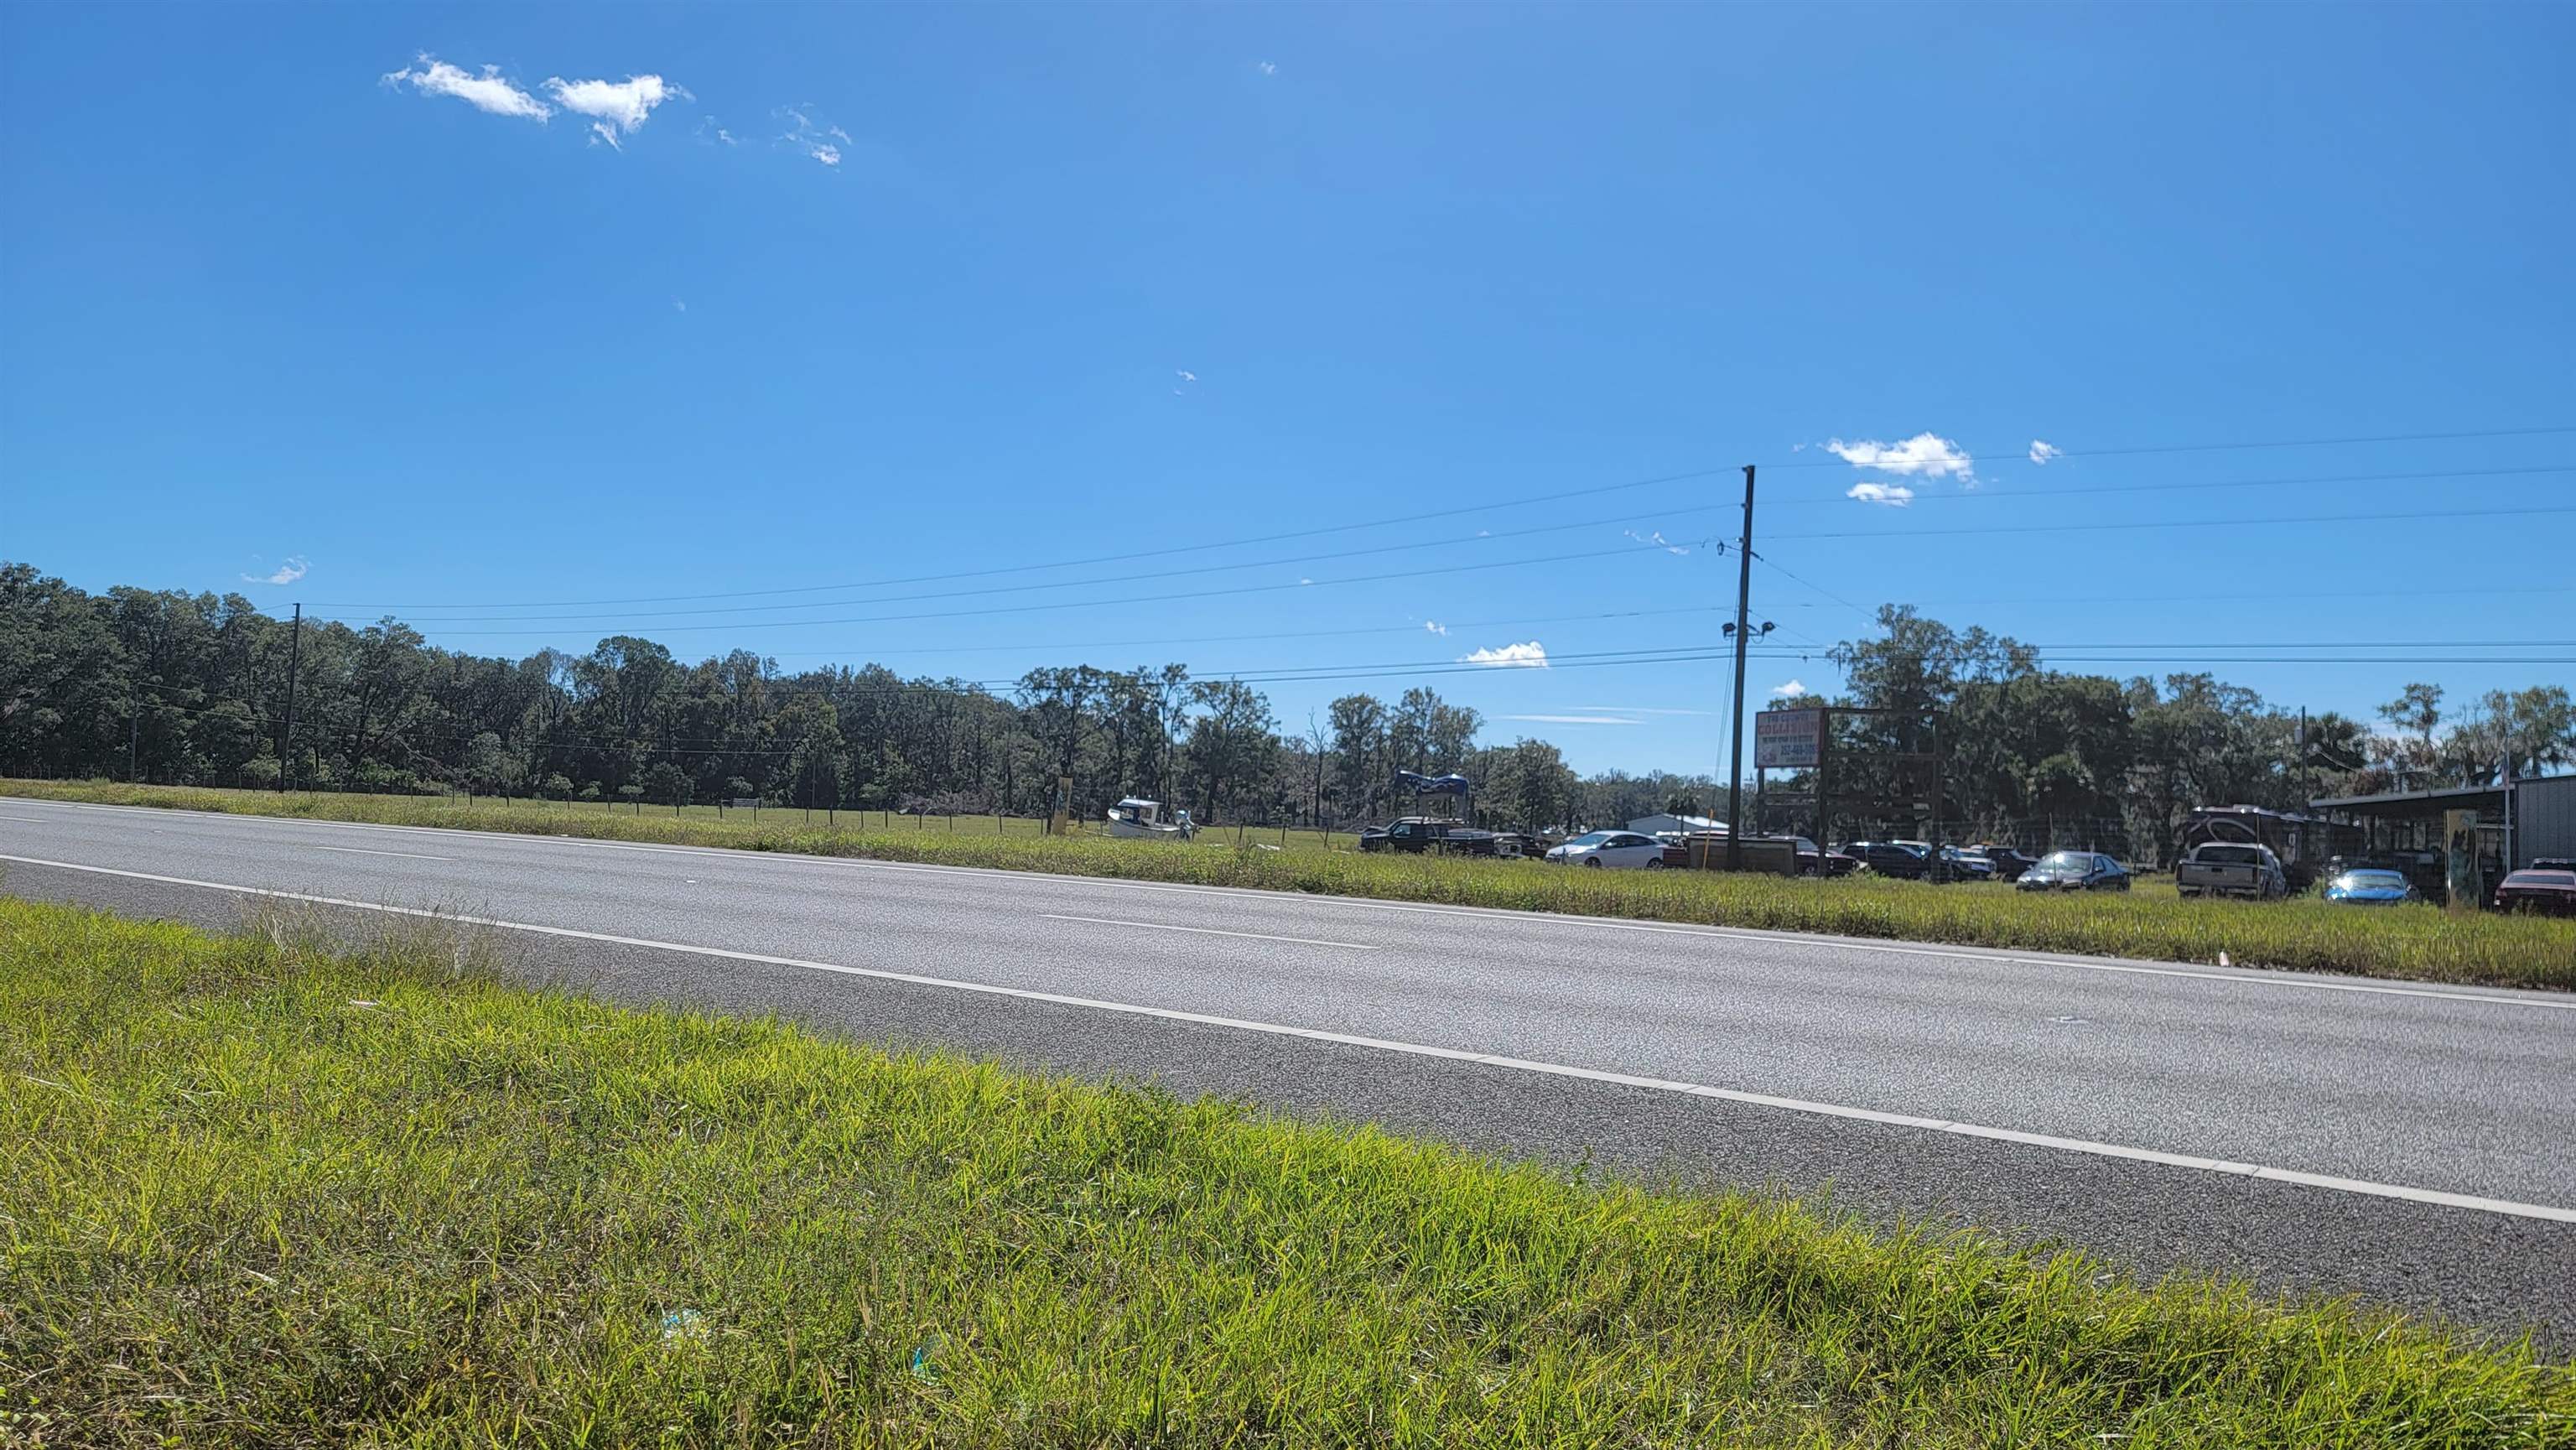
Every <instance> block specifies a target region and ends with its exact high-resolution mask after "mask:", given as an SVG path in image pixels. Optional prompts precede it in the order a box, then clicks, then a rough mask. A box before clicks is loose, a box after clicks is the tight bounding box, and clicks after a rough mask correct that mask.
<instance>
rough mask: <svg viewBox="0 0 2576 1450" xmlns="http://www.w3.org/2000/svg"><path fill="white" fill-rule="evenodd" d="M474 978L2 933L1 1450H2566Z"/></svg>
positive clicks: (962, 1082) (66, 923)
mask: <svg viewBox="0 0 2576 1450" xmlns="http://www.w3.org/2000/svg"><path fill="white" fill-rule="evenodd" d="M483 945H488V944H483ZM480 949H481V947H479V946H478V945H477V944H476V943H473V942H470V941H465V942H460V941H459V940H455V939H449V938H444V937H441V936H439V935H437V934H435V932H434V931H433V930H432V929H430V928H420V929H418V934H417V935H415V936H413V937H412V938H410V939H397V940H391V941H386V942H380V943H378V944H376V945H375V946H373V947H370V948H368V949H367V950H366V951H365V953H364V954H363V955H355V956H346V955H335V954H334V953H333V952H332V951H331V950H328V949H326V948H324V947H323V946H321V945H319V939H318V937H307V936H304V935H302V934H300V933H299V932H298V931H297V930H296V929H295V928H294V927H293V925H292V924H291V923H271V924H268V925H267V926H265V927H264V928H263V929H261V930H258V931H254V932H251V933H246V934H244V935H242V936H239V937H234V938H215V937H210V936H207V935H203V934H200V933H197V932H194V931H191V930H188V929H185V928H180V927H174V926H167V925H151V926H147V925H140V924H135V923H129V922H122V921H118V920H116V919H113V918H109V917H104V916H98V915H93V914H88V913H84V912H80V911H77V910H73V909H69V908H63V907H54V906H37V905H30V904H25V903H19V902H11V901H5V900H0V1445H9V1446H24V1447H51V1446H65V1447H68V1446H75V1445H77V1446H128V1445H131V1446H143V1445H152V1446H162V1445H184V1446H230V1445H241V1446H254V1445H255V1446H305V1445H343V1444H366V1445H407V1446H433V1445H436V1446H448V1445H454V1446H464V1445H476V1446H484V1445H526V1446H538V1445H544V1446H584V1445H594V1446H596V1445H634V1444H659V1445H675V1446H676V1445H792V1446H816V1447H820V1446H857V1445H902V1446H933V1445H937V1446H1058V1445H1063V1446H1071V1445H1125V1446H1145V1445H1155V1446H1199V1445H1206V1446H1248V1445H1280V1446H1308V1445H1356V1444H1369V1445H1413V1446H1442V1447H1446V1446H1461V1445H1554V1446H1567V1447H1577V1446H1581V1447H1590V1446H1602V1445H1620V1446H1632V1445H1718V1444H1726V1445H1755V1446H1774V1445H1777V1446H1792V1445H1794V1446H1809V1447H1824V1446H1843V1445H1851V1446H1861V1445H1868V1446H1896V1445H1903V1446H1908V1447H1939V1446H1961V1447H1965V1446H2007V1445H2013V1446H2018V1445H2065V1446H2082V1447H2090V1450H2099V1447H2101V1446H2105V1445H2109V1446H2117V1447H2123V1450H2148V1447H2171V1446H2211V1447H2229V1450H2239V1447H2264V1446H2279V1447H2311V1446H2325V1445H2349V1446H2372V1447H2401V1446H2440V1447H2454V1450H2466V1447H2489V1446H2494V1447H2526V1446H2527V1447H2543V1446H2565V1445H2568V1444H2570V1443H2576V1373H2571V1371H2570V1370H2569V1369H2568V1368H2567V1367H2565V1366H2564V1365H2561V1364H2557V1363H2554V1362H2552V1361H2549V1360H2547V1359H2545V1358H2543V1357H2541V1356H2538V1355H2536V1354H2535V1353H2534V1352H2533V1351H2532V1350H2531V1349H2530V1347H2529V1346H2528V1345H2496V1344H2489V1343H2479V1342H2475V1341H2473V1340H2470V1339H2468V1338H2465V1337H2462V1336H2460V1335H2457V1334H2453V1333H2448V1332H2445V1331H2444V1330H2442V1329H2441V1328H2440V1327H2438V1326H2433V1325H2426V1324H2419V1323H2410V1322H2405V1321H2401V1320H2398V1319H2395V1318H2393V1317H2388V1316H2386V1315H2383V1314H2378V1313H2374V1312H2366V1311H2361V1310H2357V1309H2354V1308H2351V1307H2349V1306H2342V1305H2297V1304H2283V1303H2275V1302H2268V1301H2262V1300H2258V1299H2257V1298H2255V1297H2253V1296H2251V1295H2249V1294H2248V1293H2247V1292H2245V1291H2244V1290H2242V1289H2241V1288H2235V1287H2229V1286H2225V1285H2216V1284H2208V1283H2199V1282H2183V1281H2175V1282H2169V1283H2165V1284H2162V1285H2157V1286H2152V1287H2140V1286H2134V1285H2131V1284H2128V1283H2125V1282H2123V1281H2121V1280H2119V1279H2117V1278H2115V1277H2113V1276H2111V1275H2108V1274H2105V1273H2103V1272H2102V1271H2101V1269H2100V1266H2099V1265H2097V1264H2093V1263H2089V1262H2087V1261H2085V1260H2084V1259H2082V1258H2081V1257H2080V1256H2078V1255H2075V1254H2073V1253H2061V1254H2057V1255H2054V1256H2049V1255H2044V1254H2040V1253H2034V1252H2008V1251H2006V1250H2004V1249H2002V1248H1999V1247H1997V1246H1996V1245H1995V1244H1993V1243H1992V1242H1990V1241H1987V1240H1984V1239H1979V1238H1972V1237H1965V1236H1941V1237H1936V1236H1932V1235H1928V1234H1922V1233H1913V1234H1896V1235H1884V1234H1873V1233H1871V1232H1868V1231H1866V1230H1864V1229H1862V1228H1860V1227H1857V1226H1855V1225H1853V1224H1850V1223H1847V1222H1839V1221H1832V1220H1829V1219H1827V1218H1824V1217H1821V1216H1819V1215H1818V1214H1817V1213H1815V1212H1813V1211H1810V1210H1808V1209H1805V1208H1801V1207H1799V1206H1796V1205H1790V1204H1782V1203H1776V1202H1765V1201H1757V1200H1753V1199H1748V1198H1742V1197H1720V1196H1710V1195H1696V1194H1689V1193H1679V1192H1657V1191H1650V1190H1647V1189H1644V1188H1640V1187H1636V1186H1631V1185H1625V1184H1619V1183H1603V1182H1597V1181H1589V1180H1588V1179H1587V1176H1586V1175H1582V1174H1578V1173H1565V1172H1555V1171H1549V1170H1544V1169H1541V1168H1538V1167H1534V1166H1529V1165H1518V1166H1514V1165H1504V1164H1498V1163H1495V1162H1492V1161H1487V1160H1482V1159H1478V1158H1474V1157H1470V1156H1467V1155H1465V1154H1462V1153H1458V1152H1455V1151H1451V1150H1447V1149H1442V1148H1437V1147H1431V1146H1425V1145H1419V1144H1412V1143H1407V1142H1403V1141H1399V1140H1395V1139H1392V1138H1389V1137H1387V1136H1384V1135H1382V1134H1380V1133H1378V1132H1375V1131H1372V1130H1368V1129H1364V1128H1362V1129H1351V1128H1342V1127H1331V1126H1321V1127H1319V1126H1308V1125H1302V1124H1297V1123H1292V1122H1286V1121H1280V1120H1276V1119H1272V1118H1266V1117H1262V1116H1259V1115H1257V1114H1255V1113H1252V1112H1250V1111H1248V1110H1245V1109H1242V1108H1239V1107H1235V1106H1229V1105H1226V1104H1222V1103H1214V1102H1198V1103H1183V1102H1179V1101H1175V1100H1173V1099H1171V1098H1169V1097H1166V1096H1162V1095H1158V1094H1153V1093H1148V1092H1139V1091H1131V1090H1126V1089H1121V1088H1114V1087H1098V1086H1085V1085H1081V1084H1077V1083H1073V1082H1068V1081H1061V1080H1050V1079H1044V1078H1033V1077H1025V1076H1015V1075H1012V1074H1009V1073H1006V1072H1003V1071H1000V1070H998V1069H996V1068H994V1067H991V1066H988V1065H979V1064H975V1063H969V1062H961V1061H954V1060H946V1059H938V1058H889V1057H887V1056H884V1055H882V1054H880V1053H877V1052H874V1051H871V1050H868V1049H866V1048H862V1047H858V1046H853V1045H849V1044H843V1043H834V1042H827V1041H822V1040H818V1039H816V1038H814V1037H811V1036H808V1035H806V1034H804V1033H801V1032H799V1031H797V1030H795V1029H793V1028H790V1027H787V1026H783V1025H780V1024H778V1023H774V1022H755V1021H741V1020H726V1019H715V1018H708V1017H702V1016H691V1015H682V1014H678V1013H671V1012H644V1011H631V1010H621V1009H615V1008H611V1007H608V1006H604V1005H601V1004H599V1003H597V1002H594V1001H590V1000H585V999H582V998H579V997H574V996H565V995H555V994H546V993H535V992H529V991H524V990H519V989H515V988H511V987H507V986H504V985H501V984H500V983H499V981H498V979H497V978H495V977H494V976H492V975H490V974H488V973H486V972H484V971H482V970H480V968H479V964H478V959H477V952H478V951H479V950H480Z"/></svg>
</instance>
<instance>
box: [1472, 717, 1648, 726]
mask: <svg viewBox="0 0 2576 1450" xmlns="http://www.w3.org/2000/svg"><path fill="white" fill-rule="evenodd" d="M1500 718H1502V719H1505V720H1522V721H1526V722H1528V723H1529V724H1532V725H1643V724H1645V723H1646V722H1645V721H1643V720H1623V719H1620V718H1619V717H1618V716H1616V715H1505V716H1502V717H1500Z"/></svg>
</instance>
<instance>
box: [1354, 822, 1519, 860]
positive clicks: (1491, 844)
mask: <svg viewBox="0 0 2576 1450" xmlns="http://www.w3.org/2000/svg"><path fill="white" fill-rule="evenodd" d="M1517 842H1518V838H1517V837H1515V838H1514V842H1513V844H1514V845H1517ZM1360 849H1361V850H1363V851H1407V852H1417V853H1418V852H1423V851H1438V852H1440V853H1441V854H1443V855H1451V856H1494V855H1502V854H1516V853H1514V852H1510V851H1508V850H1507V849H1506V847H1505V845H1504V843H1503V842H1502V840H1501V839H1500V837H1499V836H1498V835H1497V834H1496V833H1495V832H1492V831H1480V830H1478V829H1476V828H1475V827H1473V826H1470V825H1467V824H1466V823H1464V822H1462V821H1450V820H1442V819H1440V818H1439V817H1437V816H1406V817H1404V818H1402V819H1400V820H1396V821H1391V822H1389V823H1387V824H1386V825H1383V826H1371V827H1369V828H1368V829H1367V830H1365V831H1362V832H1360Z"/></svg>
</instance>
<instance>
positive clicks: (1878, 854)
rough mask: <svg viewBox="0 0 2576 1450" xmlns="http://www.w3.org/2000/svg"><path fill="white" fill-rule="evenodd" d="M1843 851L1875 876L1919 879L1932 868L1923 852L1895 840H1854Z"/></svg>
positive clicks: (1906, 879) (1910, 879) (1909, 879)
mask: <svg viewBox="0 0 2576 1450" xmlns="http://www.w3.org/2000/svg"><path fill="white" fill-rule="evenodd" d="M1843 852H1844V854H1846V855H1848V856H1850V857H1851V858H1852V859H1854V860H1856V861H1858V862H1860V864H1861V866H1862V867H1863V868H1865V869H1867V870H1868V871H1869V872H1870V874H1872V875H1875V876H1894V877H1896V878H1898V879H1899V880H1903V881H1920V880H1922V879H1923V878H1924V877H1925V876H1926V875H1928V874H1930V872H1931V870H1932V863H1931V861H1930V860H1928V859H1927V858H1926V857H1925V855H1924V853H1923V852H1921V851H1918V850H1916V849H1915V848H1914V847H1912V846H1908V845H1904V844H1902V843H1900V842H1896V841H1854V842H1852V843H1851V844H1850V845H1847V846H1845V847H1843Z"/></svg>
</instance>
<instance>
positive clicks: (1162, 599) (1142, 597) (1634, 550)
mask: <svg viewBox="0 0 2576 1450" xmlns="http://www.w3.org/2000/svg"><path fill="white" fill-rule="evenodd" d="M1706 542H1707V541H1706V540H1695V541H1693V542H1692V545H1691V547H1699V546H1700V545H1702V544H1705V543H1706ZM1671 547H1672V546H1671V545H1665V544H1622V545H1620V546H1619V547H1617V548H1614V549H1593V550H1588V551H1585V552H1582V553H1574V554H1547V555H1541V556H1539V557H1537V558H1530V559H1497V560H1491V561H1488V562H1486V563H1482V564H1445V565H1440V566H1438V567H1435V568H1423V569H1405V570H1401V571H1399V572H1396V573H1392V574H1346V575H1343V576H1341V577H1339V578H1334V579H1301V580H1299V581H1297V582H1296V583H1293V584H1241V585H1235V586H1232V587H1230V588H1225V589H1189V590H1182V591H1180V592H1178V593H1168V594H1126V595H1118V596H1115V597H1112V598H1108V599H1059V600H1053V601H1049V602H1047V603H1043V604H1004V605H992V606H988V607H986V608H982V609H949V610H936V609H934V610H925V611H919V612H916V613H911V614H867V615H854V616H850V617H846V618H840V619H765V620H759V621H755V622H754V627H756V628H761V629H789V628H797V627H804V626H811V625H819V624H891V623H898V622H903V621H909V620H921V619H965V618H972V617H976V616H980V615H988V614H1031V613H1037V612H1039V611H1043V610H1051V609H1097V608H1101V607H1104V606H1107V605H1113V604H1165V603H1171V602H1174V601H1180V600H1197V599H1213V598H1219V597H1222V596H1226V595H1234V594H1271V593H1278V592H1280V591H1283V590H1291V589H1319V588H1325V587H1328V586H1332V585H1339V584H1379V583H1384V582H1386V581H1388V580H1391V579H1421V578H1425V577H1427V576H1430V575H1435V574H1468V573H1475V572H1479V571H1482V570H1488V569H1519V568H1527V567H1529V566H1531V565H1536V564H1569V563H1575V562H1578V561H1581V560H1587V559H1608V558H1613V557H1618V556H1623V555H1634V554H1640V553H1656V554H1661V553H1665V552H1666V551H1667V550H1668V549H1669V548H1671ZM843 602H845V603H852V604H868V603H882V602H888V601H879V600H847V601H843ZM422 623H424V624H431V625H435V624H438V623H440V621H438V620H424V621H422ZM415 627H417V626H415ZM741 627H742V624H741V622H740V621H727V622H725V623H721V624H670V625H663V626H661V627H660V629H659V630H658V631H657V632H659V633H664V634H675V633H678V632H680V631H683V630H708V629H738V628H741ZM422 632H423V633H428V632H429V631H427V630H424V631H422ZM439 632H441V633H445V634H456V635H465V636H468V637H470V638H475V639H492V638H503V637H510V636H518V635H556V634H560V633H561V632H562V631H559V630H551V629H471V630H443V631H439Z"/></svg>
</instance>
